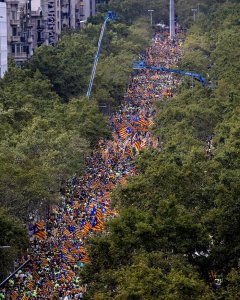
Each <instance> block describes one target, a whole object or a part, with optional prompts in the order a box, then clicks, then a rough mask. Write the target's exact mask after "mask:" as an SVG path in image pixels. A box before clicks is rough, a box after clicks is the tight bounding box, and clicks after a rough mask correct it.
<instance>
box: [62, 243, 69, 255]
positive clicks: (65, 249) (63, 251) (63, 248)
mask: <svg viewBox="0 0 240 300" xmlns="http://www.w3.org/2000/svg"><path fill="white" fill-rule="evenodd" d="M62 253H64V254H67V253H68V248H67V247H66V246H65V245H63V246H62Z"/></svg>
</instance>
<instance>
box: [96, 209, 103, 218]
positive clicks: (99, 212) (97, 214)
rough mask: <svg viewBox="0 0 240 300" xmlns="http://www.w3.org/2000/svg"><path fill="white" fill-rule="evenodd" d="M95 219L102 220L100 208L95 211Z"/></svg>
mask: <svg viewBox="0 0 240 300" xmlns="http://www.w3.org/2000/svg"><path fill="white" fill-rule="evenodd" d="M96 217H97V218H98V219H99V218H102V210H101V209H100V208H98V209H97V211H96Z"/></svg>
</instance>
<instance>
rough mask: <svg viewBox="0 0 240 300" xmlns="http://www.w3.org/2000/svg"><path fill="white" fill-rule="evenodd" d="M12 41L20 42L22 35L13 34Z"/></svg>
mask: <svg viewBox="0 0 240 300" xmlns="http://www.w3.org/2000/svg"><path fill="white" fill-rule="evenodd" d="M11 42H12V43H19V42H20V36H17V35H16V36H11Z"/></svg>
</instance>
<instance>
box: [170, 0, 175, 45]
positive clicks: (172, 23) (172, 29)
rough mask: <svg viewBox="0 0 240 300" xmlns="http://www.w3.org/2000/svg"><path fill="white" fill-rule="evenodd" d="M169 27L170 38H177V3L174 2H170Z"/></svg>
mask: <svg viewBox="0 0 240 300" xmlns="http://www.w3.org/2000/svg"><path fill="white" fill-rule="evenodd" d="M169 26H170V38H171V39H174V37H175V3H174V0H169Z"/></svg>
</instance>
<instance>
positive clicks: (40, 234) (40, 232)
mask: <svg viewBox="0 0 240 300" xmlns="http://www.w3.org/2000/svg"><path fill="white" fill-rule="evenodd" d="M38 226H39V225H38V223H36V224H35V225H34V226H33V234H34V235H35V237H37V238H39V239H40V240H45V239H46V238H47V235H46V232H45V230H44V228H43V227H42V226H40V227H38Z"/></svg>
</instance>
